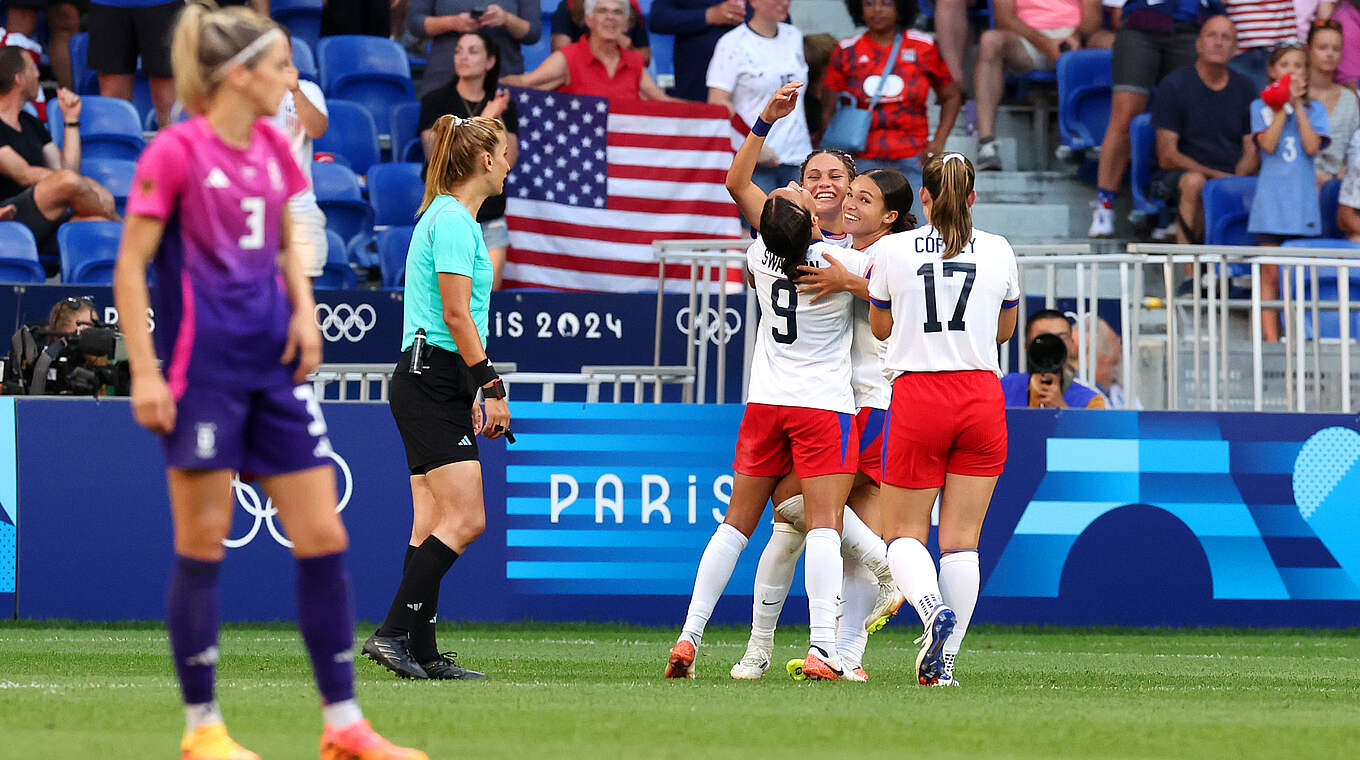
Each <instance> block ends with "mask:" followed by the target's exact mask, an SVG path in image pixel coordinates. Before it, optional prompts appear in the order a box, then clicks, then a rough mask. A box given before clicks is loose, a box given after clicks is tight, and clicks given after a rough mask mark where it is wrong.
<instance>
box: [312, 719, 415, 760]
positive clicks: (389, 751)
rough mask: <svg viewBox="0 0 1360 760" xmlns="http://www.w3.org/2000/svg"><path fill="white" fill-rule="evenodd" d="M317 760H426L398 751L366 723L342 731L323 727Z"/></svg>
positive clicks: (352, 725) (401, 750)
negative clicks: (319, 758) (319, 753)
mask: <svg viewBox="0 0 1360 760" xmlns="http://www.w3.org/2000/svg"><path fill="white" fill-rule="evenodd" d="M321 760H430V758H429V756H428V755H426V754H425V753H424V752H421V751H420V750H418V749H409V748H407V747H398V746H397V745H395V744H393V743H392V742H389V741H388V740H386V739H384V738H382V737H381V736H379V735H378V732H377V731H374V730H373V727H372V726H370V725H369V724H368V720H367V719H363V720H356V721H354V722H353V723H351V724H349V725H348V726H345V727H344V728H335V727H333V726H326V730H325V731H323V732H322V733H321Z"/></svg>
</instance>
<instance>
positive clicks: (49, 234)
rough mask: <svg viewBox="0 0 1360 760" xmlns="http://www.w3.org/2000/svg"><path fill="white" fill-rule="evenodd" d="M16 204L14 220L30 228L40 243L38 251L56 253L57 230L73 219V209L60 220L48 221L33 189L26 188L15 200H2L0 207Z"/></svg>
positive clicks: (66, 212)
mask: <svg viewBox="0 0 1360 760" xmlns="http://www.w3.org/2000/svg"><path fill="white" fill-rule="evenodd" d="M11 203H12V204H14V219H13V221H16V222H19V223H20V224H22V225H24V226H25V227H27V228H28V231H29V232H32V233H33V239H34V240H36V241H37V242H38V250H39V251H42V252H43V253H53V252H55V251H56V243H57V241H56V233H57V228H58V227H60V226H61V225H62V224H64V223H65V222H66V220H68V219H70V218H71V209H69V208H68V209H66V211H65V212H63V213H62V215H61V217H60V218H57V219H48V218H47V217H45V216H43V213H42V212H41V211H39V210H38V202H37V201H36V200H34V199H33V188H32V187H26V188H24V191H23V192H22V193H19V194H18V195H16V196H14V197H13V198H6V199H5V200H0V206H8V205H10V204H11Z"/></svg>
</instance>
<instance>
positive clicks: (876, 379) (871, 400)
mask: <svg viewBox="0 0 1360 760" xmlns="http://www.w3.org/2000/svg"><path fill="white" fill-rule="evenodd" d="M880 242H882V239H880V240H878V241H875V242H874V244H873V245H871V246H869V247H868V248H866V249H864V254H865V255H866V256H868V257H869V271H870V272H871V273H872V272H873V267H874V260H875V257H876V254H877V252H878V250H879V243H880ZM851 308H853V309H854V312H855V321H854V326H853V328H852V329H853V330H854V336H853V338H852V339H851V343H850V373H851V378H852V380H851V387H852V388H853V389H854V391H855V406H856V407H859V408H860V409H864V408H866V407H867V408H870V409H887V408H888V404H889V403H890V402H891V401H892V383H890V382H888V375H887V373H886V372H884V371H883V356H884V353H885V352H886V351H887V348H888V343H887V341H882V340H879V339H878V338H875V337H874V331H873V330H872V329H870V328H869V304H868V302H867V301H861V300H859V299H858V298H856V299H855V303H854V305H853V306H852V307H851Z"/></svg>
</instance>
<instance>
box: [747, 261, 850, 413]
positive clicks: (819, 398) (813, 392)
mask: <svg viewBox="0 0 1360 760" xmlns="http://www.w3.org/2000/svg"><path fill="white" fill-rule="evenodd" d="M824 253H830V254H831V255H832V256H834V257H835V258H836V260H837V261H840V262H841V263H842V264H844V265H845V268H846V269H849V270H850V271H851V272H854V273H855V274H857V275H859V276H861V277H863V276H864V273H865V272H866V271H867V269H868V261H869V259H868V257H867V256H865V255H864V254H862V253H860V252H859V251H856V250H854V249H853V248H836V247H832V246H828V245H827V244H825V243H814V244H813V245H812V247H811V248H809V249H808V264H809V265H811V266H818V267H822V266H826V259H825V258H823V254H824ZM782 263H783V260H782V259H781V258H780V257H778V256H775V255H774V254H772V253H770V252H768V251H767V250H766V249H765V243H764V242H763V241H762V240H760V239H757V240H756V242H754V243H752V244H751V247H750V248H748V249H747V251H746V266H747V268H748V269H749V270H750V271H751V274H752V276H753V279H754V280H755V286H754V287H755V291H756V297H757V298H758V299H759V302H760V324H759V326H758V327H757V328H756V329H757V332H756V346H755V353H754V354H753V355H752V357H751V382H750V391H749V393H748V395H747V399H746V400H747V402H748V403H753V404H771V405H774V406H796V407H804V408H808V409H829V410H831V411H833V412H843V413H845V414H853V413H854V411H855V395H854V393H853V392H852V391H851V386H850V380H851V378H850V340H851V329H850V324H851V309H850V307H851V305H852V303H853V302H854V301H855V297H854V296H853V295H851V294H850V293H835V294H833V295H830V296H827V297H826V298H823V299H821V300H819V301H818V302H817V303H812V297H811V296H810V295H805V294H800V293H799V292H798V287H797V286H796V285H794V284H793V283H792V282H790V281H789V280H788V278H786V277H785V276H784V272H783V270H782V269H781V264H782Z"/></svg>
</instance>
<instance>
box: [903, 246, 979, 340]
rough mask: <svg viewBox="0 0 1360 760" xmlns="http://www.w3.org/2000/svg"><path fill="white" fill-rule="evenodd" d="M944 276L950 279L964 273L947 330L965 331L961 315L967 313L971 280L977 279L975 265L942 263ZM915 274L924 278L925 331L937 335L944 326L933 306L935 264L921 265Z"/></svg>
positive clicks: (971, 286) (955, 262)
mask: <svg viewBox="0 0 1360 760" xmlns="http://www.w3.org/2000/svg"><path fill="white" fill-rule="evenodd" d="M943 267H944V276H945V277H952V276H953V275H955V274H958V273H959V272H963V273H964V275H965V276H964V278H963V289H962V290H960V291H959V302H958V303H957V304H955V305H954V316H953V317H951V318H950V319H949V329H950V330H955V331H960V332H961V331H964V330H967V329H968V328H967V326H966V325H965V324H964V321H963V315H964V313H965V312H967V311H968V296H970V295H972V294H973V280H975V279H977V265H976V264H964V263H962V262H958V261H946V262H944V263H943ZM916 273H917V274H919V275H921V276H922V277H924V278H926V322H925V325H924V328H925V331H926V332H928V333H937V332H941V331H943V330H944V325H942V324H941V323H940V314H939V311H938V307H937V306H936V304H935V264H934V263H933V262H932V263H929V264H922V265H921V268H920V269H917V270H916Z"/></svg>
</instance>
